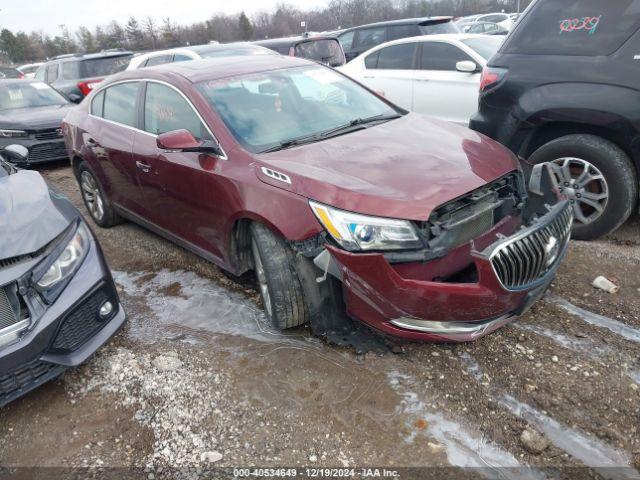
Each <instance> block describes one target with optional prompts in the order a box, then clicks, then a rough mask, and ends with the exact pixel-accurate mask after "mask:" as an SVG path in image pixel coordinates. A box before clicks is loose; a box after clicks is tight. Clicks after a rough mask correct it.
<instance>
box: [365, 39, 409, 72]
mask: <svg viewBox="0 0 640 480" xmlns="http://www.w3.org/2000/svg"><path fill="white" fill-rule="evenodd" d="M416 46H417V43H402V44H400V45H391V46H390V47H386V48H383V49H381V50H380V51H378V52H376V53H375V54H373V55H369V57H367V58H366V59H365V66H366V67H367V68H372V69H378V70H412V69H413V68H414V61H413V57H414V55H415V52H416Z"/></svg>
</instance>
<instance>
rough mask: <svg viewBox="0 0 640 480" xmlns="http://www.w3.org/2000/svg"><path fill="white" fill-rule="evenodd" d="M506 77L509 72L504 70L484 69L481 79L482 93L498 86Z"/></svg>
mask: <svg viewBox="0 0 640 480" xmlns="http://www.w3.org/2000/svg"><path fill="white" fill-rule="evenodd" d="M506 76H507V70H506V69H504V68H495V67H484V68H483V69H482V77H480V93H482V92H486V91H487V90H490V89H491V88H493V87H495V86H497V85H498V83H500V82H501V81H502V80H504V78H505V77H506Z"/></svg>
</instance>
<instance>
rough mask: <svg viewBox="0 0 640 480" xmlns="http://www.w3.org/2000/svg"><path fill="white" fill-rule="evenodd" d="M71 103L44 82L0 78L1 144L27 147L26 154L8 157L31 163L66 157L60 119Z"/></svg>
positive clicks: (22, 164)
mask: <svg viewBox="0 0 640 480" xmlns="http://www.w3.org/2000/svg"><path fill="white" fill-rule="evenodd" d="M71 106H72V104H71V103H70V102H69V101H68V100H67V99H66V98H65V97H63V96H62V95H61V94H60V93H58V92H57V91H56V90H54V89H53V88H51V87H50V86H49V85H47V84H46V83H44V82H38V81H32V80H0V148H2V147H6V146H7V145H11V144H20V145H24V146H25V147H27V148H28V149H29V154H28V155H27V157H26V158H13V157H9V158H8V160H9V161H11V162H14V163H20V164H21V166H30V165H34V164H39V163H42V162H48V161H54V160H62V159H65V158H67V151H66V149H65V146H64V141H63V140H62V132H61V130H60V123H61V122H62V119H63V118H64V116H65V115H66V113H67V111H68V110H69V108H71Z"/></svg>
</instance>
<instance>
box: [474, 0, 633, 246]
mask: <svg viewBox="0 0 640 480" xmlns="http://www.w3.org/2000/svg"><path fill="white" fill-rule="evenodd" d="M596 4H597V5H599V7H598V9H596V10H597V12H601V13H602V15H600V14H599V13H598V14H597V15H596V16H587V17H585V16H584V11H583V9H584V8H585V3H584V2H583V1H579V0H557V1H553V2H552V1H546V0H541V1H538V2H534V5H533V6H532V7H531V8H530V9H529V10H527V12H526V13H525V14H524V16H523V18H522V19H521V20H520V21H519V23H518V24H517V25H516V27H515V29H514V30H513V32H512V34H511V36H509V37H507V40H506V43H505V44H504V45H503V46H502V48H501V49H500V51H499V52H498V54H497V55H496V56H495V57H493V58H492V59H491V61H490V63H489V64H488V66H487V67H486V68H485V71H484V72H483V76H482V81H481V93H480V109H479V112H478V113H477V114H476V115H475V116H474V117H473V118H472V120H471V123H470V125H471V127H472V128H473V129H475V130H477V131H479V132H482V133H484V134H486V135H488V136H490V137H492V138H494V139H496V140H498V141H500V142H501V143H503V144H504V145H506V146H508V147H509V148H510V149H511V150H513V151H514V152H516V153H517V154H518V155H520V156H522V157H524V158H529V159H530V161H531V162H534V163H535V162H552V163H553V164H554V165H555V166H556V168H555V172H556V176H557V179H558V181H559V182H560V185H561V186H562V188H563V193H564V194H565V195H567V196H568V197H570V199H571V202H572V203H573V209H574V215H575V218H576V222H575V224H574V232H573V235H574V237H575V238H577V239H582V240H589V239H594V238H598V237H600V236H602V235H606V234H607V233H610V232H612V231H614V230H615V229H616V228H618V227H619V226H620V225H621V224H622V223H623V222H624V221H625V220H626V219H627V218H629V216H630V215H631V212H632V211H634V209H635V206H636V203H637V198H638V168H639V167H640V151H639V150H638V145H640V143H639V141H640V121H639V119H640V111H639V110H638V108H636V102H638V101H640V88H639V87H638V82H637V80H636V79H637V74H638V63H639V61H640V55H639V52H638V46H639V45H640V32H638V28H639V27H640V2H639V1H637V0H621V1H619V2H605V1H601V2H596V3H595V4H594V5H596ZM589 5H591V3H590V4H589ZM558 12H562V18H566V19H567V20H565V21H561V22H558ZM594 15H595V14H594Z"/></svg>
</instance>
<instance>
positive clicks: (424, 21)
mask: <svg viewBox="0 0 640 480" xmlns="http://www.w3.org/2000/svg"><path fill="white" fill-rule="evenodd" d="M452 19H453V17H448V16H441V17H417V18H401V19H399V20H386V21H384V22H375V23H368V24H366V25H358V26H357V27H351V28H348V29H346V30H345V31H344V32H349V31H351V30H361V29H363V28H369V27H387V26H392V25H429V24H430V23H436V22H442V23H446V22H447V21H451V20H452ZM344 32H342V33H344Z"/></svg>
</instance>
